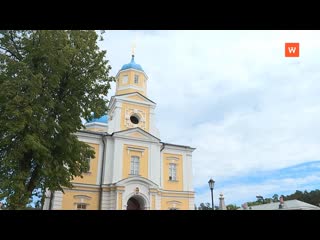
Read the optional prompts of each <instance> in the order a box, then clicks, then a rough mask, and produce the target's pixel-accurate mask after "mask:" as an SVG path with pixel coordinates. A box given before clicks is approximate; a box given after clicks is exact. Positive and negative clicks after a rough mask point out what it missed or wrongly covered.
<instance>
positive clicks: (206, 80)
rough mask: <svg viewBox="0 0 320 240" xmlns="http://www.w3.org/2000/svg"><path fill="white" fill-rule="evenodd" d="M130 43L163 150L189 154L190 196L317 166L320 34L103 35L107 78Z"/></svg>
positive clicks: (123, 59)
mask: <svg viewBox="0 0 320 240" xmlns="http://www.w3.org/2000/svg"><path fill="white" fill-rule="evenodd" d="M135 38H137V48H136V58H135V60H136V62H137V63H139V64H141V65H142V67H143V68H144V70H145V71H146V73H147V75H148V76H149V84H148V97H149V98H151V99H152V100H154V101H155V102H156V103H157V108H156V113H157V123H158V128H159V130H160V134H161V140H163V141H167V142H172V143H177V144H186V145H191V146H192V147H196V148H197V149H196V150H195V152H194V156H193V167H194V185H195V187H199V186H203V185H205V184H207V181H208V179H209V178H210V177H211V176H212V177H214V178H215V180H216V181H222V180H223V179H227V178H230V177H233V176H238V175H241V174H249V173H250V172H252V171H257V170H268V169H279V168H284V167H288V166H292V165H295V164H299V163H303V162H307V161H313V160H318V159H319V156H320V147H319V139H320V125H319V122H320V107H319V102H320V101H319V100H320V95H319V92H320V81H319V79H320V70H319V67H318V66H319V65H320V58H319V57H318V56H319V54H320V47H319V44H318V43H319V40H320V31H152V32H148V31H111V32H107V35H106V36H105V41H104V43H103V48H105V49H107V50H108V59H110V63H111V65H112V67H113V69H112V74H113V75H115V74H116V73H117V71H118V70H119V69H120V68H121V66H122V65H123V64H125V63H128V62H129V61H130V58H131V56H130V55H131V52H130V46H131V44H132V42H133V41H134V39H135ZM285 42H300V56H301V57H300V58H298V59H296V58H285V57H284V43H285ZM110 94H114V85H113V90H112V92H110ZM243 188H246V186H243ZM234 196H235V195H234Z"/></svg>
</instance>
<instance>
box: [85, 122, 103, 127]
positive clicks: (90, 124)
mask: <svg viewBox="0 0 320 240" xmlns="http://www.w3.org/2000/svg"><path fill="white" fill-rule="evenodd" d="M84 125H85V126H86V128H88V127H91V126H95V125H97V126H99V127H108V123H101V122H89V123H85V124H84Z"/></svg>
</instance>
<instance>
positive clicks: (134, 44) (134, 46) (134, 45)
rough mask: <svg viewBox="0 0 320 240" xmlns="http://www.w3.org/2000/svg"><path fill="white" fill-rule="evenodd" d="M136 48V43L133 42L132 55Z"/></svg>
mask: <svg viewBox="0 0 320 240" xmlns="http://www.w3.org/2000/svg"><path fill="white" fill-rule="evenodd" d="M135 48H136V43H135V42H134V43H132V48H131V52H132V55H133V56H134V50H135Z"/></svg>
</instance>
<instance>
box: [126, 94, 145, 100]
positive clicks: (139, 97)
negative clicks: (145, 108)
mask: <svg viewBox="0 0 320 240" xmlns="http://www.w3.org/2000/svg"><path fill="white" fill-rule="evenodd" d="M128 99H132V100H137V101H145V99H144V98H143V97H141V96H139V95H134V96H129V97H128Z"/></svg>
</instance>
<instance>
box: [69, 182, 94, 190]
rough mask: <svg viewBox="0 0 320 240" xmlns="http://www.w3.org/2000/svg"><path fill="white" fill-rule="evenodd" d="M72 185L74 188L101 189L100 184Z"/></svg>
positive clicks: (74, 183) (73, 183) (75, 183)
mask: <svg viewBox="0 0 320 240" xmlns="http://www.w3.org/2000/svg"><path fill="white" fill-rule="evenodd" d="M72 185H73V186H74V187H86V188H99V185H98V184H86V183H77V182H72ZM63 189H68V190H69V189H70V188H63Z"/></svg>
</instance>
